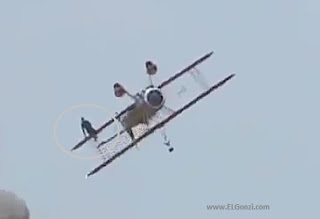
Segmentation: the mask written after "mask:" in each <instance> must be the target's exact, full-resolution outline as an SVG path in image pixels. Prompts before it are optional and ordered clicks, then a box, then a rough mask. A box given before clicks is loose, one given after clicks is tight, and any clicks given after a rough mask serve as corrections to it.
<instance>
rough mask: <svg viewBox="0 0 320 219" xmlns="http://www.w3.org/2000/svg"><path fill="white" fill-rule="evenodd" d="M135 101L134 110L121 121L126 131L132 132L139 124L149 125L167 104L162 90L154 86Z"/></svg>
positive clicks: (139, 95) (140, 94)
mask: <svg viewBox="0 0 320 219" xmlns="http://www.w3.org/2000/svg"><path fill="white" fill-rule="evenodd" d="M134 99H135V102H134V104H133V105H132V109H130V110H128V112H127V113H126V114H125V115H124V116H123V117H122V118H121V119H120V121H121V123H122V125H123V126H124V128H125V129H126V130H131V129H132V128H133V127H135V126H137V125H139V124H148V122H149V120H150V119H151V118H152V117H153V116H154V115H155V114H156V113H157V112H158V111H159V110H160V109H161V108H162V107H163V105H164V103H165V98H164V96H163V94H162V92H161V90H160V89H158V88H156V87H152V86H150V87H148V88H146V89H145V90H143V91H142V92H140V93H138V94H137V95H135V96H134Z"/></svg>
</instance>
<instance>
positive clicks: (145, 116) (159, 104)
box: [71, 51, 235, 178]
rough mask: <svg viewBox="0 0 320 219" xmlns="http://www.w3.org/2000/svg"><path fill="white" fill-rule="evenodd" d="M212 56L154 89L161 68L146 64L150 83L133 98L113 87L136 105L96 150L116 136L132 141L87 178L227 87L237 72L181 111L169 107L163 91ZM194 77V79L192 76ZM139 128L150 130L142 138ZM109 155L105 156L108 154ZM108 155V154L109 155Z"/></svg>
mask: <svg viewBox="0 0 320 219" xmlns="http://www.w3.org/2000/svg"><path fill="white" fill-rule="evenodd" d="M212 54H213V51H212V52H210V53H208V54H206V55H204V56H202V57H201V58H199V59H197V60H196V61H194V62H193V63H192V64H191V65H189V66H187V67H186V68H184V69H183V70H182V71H180V72H178V73H176V74H175V75H173V76H172V77H170V78H169V79H167V80H165V81H163V82H162V83H161V84H160V85H158V86H155V85H154V84H153V80H152V77H153V76H154V75H155V74H157V72H158V66H157V65H156V64H155V63H153V62H152V61H146V62H145V70H146V73H147V75H148V76H149V80H150V83H149V85H148V86H147V87H146V88H145V89H143V90H142V91H140V92H139V93H137V94H135V95H133V94H131V93H130V92H128V91H127V90H126V89H125V88H124V87H123V86H122V85H121V84H120V83H118V82H117V83H115V84H114V85H113V92H114V95H115V96H116V97H118V98H121V97H124V96H128V97H130V98H131V99H132V100H133V103H132V104H130V105H129V106H128V107H126V108H125V109H124V110H122V111H121V112H120V113H118V114H116V116H115V119H116V120H118V121H119V122H120V124H121V125H122V127H123V129H122V130H121V131H120V132H119V133H117V134H115V135H113V136H111V137H109V138H108V139H107V140H105V141H102V142H100V143H99V145H98V146H97V149H98V150H99V152H100V154H101V153H102V152H101V147H102V146H103V145H106V144H107V143H109V142H111V141H112V140H114V139H115V138H116V137H117V136H119V135H128V136H129V137H130V142H128V143H126V144H124V145H120V146H119V147H120V148H119V147H117V150H116V151H114V152H113V154H110V156H109V157H107V156H104V158H103V159H104V162H103V163H102V164H101V165H99V166H98V167H96V168H95V169H93V170H92V171H90V172H89V173H88V174H87V175H86V178H88V177H89V176H91V175H93V174H95V173H97V172H99V171H100V170H101V169H102V168H104V167H105V166H107V165H109V164H110V163H111V162H113V161H114V160H115V159H116V158H118V157H119V156H121V155H122V154H124V153H125V152H126V151H128V150H129V149H130V148H132V147H133V146H137V144H138V143H139V142H140V141H141V140H143V139H144V138H146V137H148V136H149V135H150V134H152V133H153V132H155V131H156V130H158V129H161V128H163V127H164V125H165V124H167V123H168V122H169V121H171V120H172V119H173V118H175V117H176V116H178V115H180V114H181V113H182V112H184V111H185V110H186V109H188V108H190V107H191V106H192V105H194V104H195V103H197V102H198V101H199V100H201V99H202V98H204V97H205V96H207V95H209V94H210V93H211V92H213V91H214V90H216V89H217V88H219V87H220V86H222V85H224V84H225V83H226V82H227V81H229V80H230V79H231V78H233V77H234V76H235V73H232V74H230V75H229V76H228V77H226V78H224V79H223V80H221V81H219V82H218V83H216V84H214V85H213V86H208V89H206V90H205V91H204V92H203V93H201V94H200V95H198V96H197V97H196V98H194V99H193V100H191V101H190V102H188V103H187V104H186V105H184V106H183V107H181V108H180V109H178V110H172V109H171V108H169V107H168V106H167V105H166V97H165V95H164V93H163V88H164V87H166V86H168V85H169V84H170V83H172V82H173V81H175V80H176V79H178V78H180V77H182V76H183V75H185V74H186V73H188V72H190V74H192V72H193V71H194V70H196V71H197V74H199V72H198V70H197V69H196V66H198V65H199V64H201V63H202V62H204V61H205V60H207V59H208V58H210V57H211V56H212ZM193 77H195V76H194V75H193ZM162 110H166V111H168V112H170V115H169V116H167V117H166V118H165V119H163V120H161V121H157V122H156V124H155V125H151V122H152V121H153V118H155V117H156V116H157V114H158V113H159V112H160V111H162ZM113 122H115V121H114V119H111V120H109V121H107V122H106V123H105V124H103V125H102V126H101V127H100V128H98V129H97V130H96V131H97V135H98V134H99V133H100V132H101V131H102V130H103V129H105V128H106V127H108V126H110V125H111V124H112V123H113ZM139 125H144V126H146V127H147V130H146V131H144V132H143V133H142V134H141V135H138V136H135V134H134V133H133V129H134V128H135V127H137V126H139ZM92 137H93V136H87V137H85V138H84V139H83V140H82V141H80V142H79V143H78V144H76V145H75V146H74V147H73V148H72V149H71V151H74V150H76V149H78V148H80V147H81V146H82V145H84V144H85V143H86V142H87V141H88V140H90V139H91V138H92ZM164 137H165V143H164V144H165V145H167V146H168V147H170V145H171V143H170V140H168V139H167V137H166V135H164ZM172 151H173V148H172V147H170V148H169V152H172ZM105 155H106V154H105ZM107 155H108V154H107Z"/></svg>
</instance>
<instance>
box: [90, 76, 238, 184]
mask: <svg viewBox="0 0 320 219" xmlns="http://www.w3.org/2000/svg"><path fill="white" fill-rule="evenodd" d="M234 76H235V74H231V75H229V76H228V77H226V78H225V79H223V80H222V81H220V82H218V83H216V84H215V85H213V86H212V87H210V88H209V89H208V90H207V91H205V92H203V93H202V94H200V95H199V96H197V97H196V98H194V99H193V100H192V101H190V102H189V103H188V104H186V105H184V106H183V107H182V108H180V109H179V110H177V111H176V112H175V113H173V114H171V115H170V116H168V117H167V118H166V119H164V120H163V121H162V122H160V123H158V124H157V125H155V126H153V127H152V128H151V129H149V130H148V131H147V132H145V133H144V134H143V135H141V136H140V137H139V138H137V139H135V140H133V141H132V142H131V143H130V144H129V145H128V146H126V147H125V148H123V149H122V150H121V151H119V152H118V153H116V154H115V155H113V156H112V157H111V158H110V159H109V160H107V161H105V162H103V163H102V164H101V165H100V166H98V167H96V168H95V169H93V170H92V171H90V172H89V173H88V174H87V175H86V178H88V177H89V176H91V175H93V174H95V173H97V172H99V171H100V170H101V169H103V168H104V167H106V166H107V165H108V164H110V163H111V162H112V161H114V160H115V159H116V158H118V157H120V156H121V155H122V154H124V153H125V152H126V151H128V150H129V149H130V148H132V147H133V146H134V145H136V144H137V143H138V142H140V141H141V140H142V139H144V138H145V137H147V136H148V135H150V134H152V133H153V132H154V131H156V130H157V129H159V128H161V127H163V126H164V125H165V124H166V123H168V122H169V121H170V120H172V119H173V118H175V117H176V116H178V115H180V114H181V113H182V112H183V111H185V110H186V109H188V108H190V107H191V106H192V105H194V104H195V103H197V102H198V101H199V100H201V99H202V98H204V97H206V96H208V95H209V94H210V93H211V92H213V91H214V90H216V89H218V88H219V87H220V86H222V85H223V84H225V83H226V82H227V81H229V80H230V79H231V78H232V77H234Z"/></svg>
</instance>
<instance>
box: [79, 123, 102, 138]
mask: <svg viewBox="0 0 320 219" xmlns="http://www.w3.org/2000/svg"><path fill="white" fill-rule="evenodd" d="M81 128H82V132H83V135H84V137H87V135H86V132H87V134H88V135H89V136H90V137H93V139H94V141H97V139H98V137H97V131H96V130H95V129H94V128H93V127H92V125H91V123H90V122H89V121H88V120H85V119H84V118H83V117H81Z"/></svg>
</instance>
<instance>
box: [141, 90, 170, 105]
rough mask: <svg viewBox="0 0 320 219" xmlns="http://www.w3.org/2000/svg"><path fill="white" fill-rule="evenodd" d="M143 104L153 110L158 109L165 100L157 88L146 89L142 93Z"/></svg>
mask: <svg viewBox="0 0 320 219" xmlns="http://www.w3.org/2000/svg"><path fill="white" fill-rule="evenodd" d="M144 100H145V102H146V103H147V104H148V105H149V106H150V107H152V108H154V109H160V108H161V107H162V106H163V105H164V102H165V98H164V96H163V94H162V92H161V90H160V89H159V88H154V87H153V88H148V89H147V90H146V91H145V93H144Z"/></svg>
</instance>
